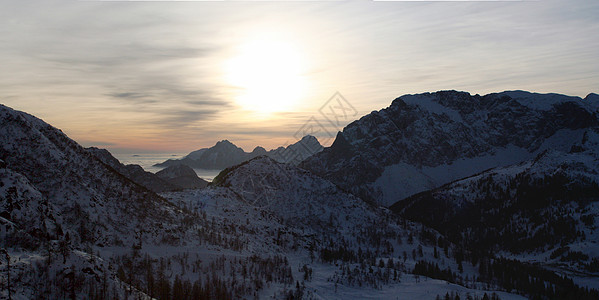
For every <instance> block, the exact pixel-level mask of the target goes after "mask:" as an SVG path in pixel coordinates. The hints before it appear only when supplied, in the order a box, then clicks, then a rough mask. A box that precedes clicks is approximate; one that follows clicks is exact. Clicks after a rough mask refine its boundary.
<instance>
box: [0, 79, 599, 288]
mask: <svg viewBox="0 0 599 300" xmlns="http://www.w3.org/2000/svg"><path fill="white" fill-rule="evenodd" d="M598 108H599V96H597V95H595V94H591V95H589V96H587V97H586V98H585V99H581V98H577V97H568V96H563V95H557V94H533V93H528V92H522V91H514V92H503V93H497V94H490V95H485V96H479V95H474V96H472V95H470V94H468V93H464V92H456V91H442V92H436V93H427V94H420V95H406V96H402V97H399V98H397V99H395V100H394V101H393V103H392V104H391V106H389V107H388V108H386V109H383V110H381V111H376V112H373V113H371V114H369V115H366V116H364V117H362V118H361V119H360V120H357V121H355V122H353V123H351V124H349V125H348V126H347V127H345V128H344V129H343V131H341V132H339V133H338V135H337V138H336V139H335V141H334V143H333V144H332V145H331V147H328V148H324V149H322V150H320V149H321V147H322V146H320V144H319V143H318V141H317V140H316V139H315V138H314V137H311V136H308V137H304V138H303V139H302V140H301V141H299V142H298V143H296V144H294V145H290V146H288V147H286V148H284V147H281V148H278V149H275V150H271V151H268V152H267V151H266V150H265V149H263V148H256V149H255V150H254V151H253V152H251V153H246V152H244V151H243V150H242V149H241V148H238V147H236V146H235V145H233V144H232V143H230V142H228V141H226V140H225V141H221V142H218V143H217V144H216V145H215V146H214V147H212V148H209V149H202V150H198V151H195V152H192V153H190V154H189V155H188V156H187V157H185V158H184V159H182V160H180V161H174V160H170V161H167V162H165V165H164V166H168V168H166V169H165V170H163V171H161V172H158V173H157V174H152V173H148V172H145V171H143V169H142V170H139V169H140V168H137V167H135V166H124V165H122V164H121V163H120V162H119V161H118V160H116V159H115V158H114V157H113V156H112V155H111V154H110V153H109V152H108V151H107V150H100V149H96V148H88V149H85V148H83V147H81V146H80V145H78V144H77V143H76V142H75V141H73V140H71V139H69V138H68V137H67V136H66V135H65V134H63V133H62V132H61V131H60V130H59V129H57V128H54V127H52V126H51V125H49V124H46V123H45V122H43V121H42V120H40V119H38V118H36V117H34V116H31V115H29V114H26V113H24V112H19V111H16V110H13V109H11V108H8V107H6V106H1V105H0V298H2V299H8V298H12V299H31V298H49V299H57V298H58V299H61V298H76V299H250V298H253V299H255V298H272V299H397V298H399V299H404V298H406V299H441V298H443V299H527V298H529V299H530V298H532V299H577V300H580V299H597V298H599V284H598V282H599V247H598V245H597V242H598V240H599V233H598V232H597V230H598V226H599V216H598V215H599V187H598V180H599V175H598V174H599V153H598V152H597V149H599V147H598V146H599V119H598ZM306 149H312V150H314V149H318V151H312V150H310V151H307V150H306ZM297 153H300V154H297ZM289 157H292V158H293V159H285V158H289ZM190 167H194V168H223V169H224V170H223V171H222V172H221V173H220V174H219V175H218V176H217V177H216V178H214V180H213V182H212V183H206V182H203V181H201V180H198V179H199V178H197V175H195V172H194V171H193V170H192V169H191V168H190Z"/></svg>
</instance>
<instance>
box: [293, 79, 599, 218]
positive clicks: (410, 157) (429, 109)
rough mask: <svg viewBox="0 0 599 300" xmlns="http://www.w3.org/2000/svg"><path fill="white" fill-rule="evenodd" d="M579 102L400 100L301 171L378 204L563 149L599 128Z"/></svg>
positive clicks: (592, 98) (588, 102) (591, 102)
mask: <svg viewBox="0 0 599 300" xmlns="http://www.w3.org/2000/svg"><path fill="white" fill-rule="evenodd" d="M598 108H599V101H598V100H597V95H596V94H590V95H589V96H587V97H586V98H585V99H581V98H579V97H570V96H564V95H558V94H535V93H529V92H523V91H509V92H502V93H495V94H489V95H485V96H479V95H470V94H469V93H465V92H456V91H441V92H436V93H425V94H418V95H405V96H401V97H399V98H397V99H395V100H394V101H393V103H392V104H391V106H389V107H388V108H385V109H383V110H380V111H374V112H372V113H370V114H368V115H366V116H364V117H362V118H360V119H359V120H357V121H354V122H352V123H351V124H349V125H348V126H346V127H345V128H344V129H343V131H342V132H339V133H338V135H337V137H336V139H335V142H334V143H333V144H332V145H331V147H329V148H326V149H324V151H322V152H320V153H317V154H316V155H314V156H312V157H310V158H308V159H307V160H305V161H304V162H303V163H302V164H301V166H302V167H303V168H306V169H308V170H310V171H312V172H314V173H315V174H318V175H320V176H322V177H324V178H327V179H329V180H331V181H332V182H334V183H335V184H337V185H339V186H340V187H342V188H343V189H345V190H348V191H351V192H352V193H353V194H355V195H357V196H360V197H361V198H363V199H365V200H367V201H370V202H373V203H379V204H381V205H385V206H388V205H391V204H393V203H394V202H396V201H398V200H401V199H403V198H405V197H408V196H410V195H413V194H415V193H418V192H422V191H426V190H429V189H432V188H435V187H438V186H441V185H443V184H445V183H448V182H451V181H453V180H457V179H460V178H464V177H467V176H470V175H473V174H476V173H479V172H481V171H484V170H486V169H489V168H495V167H500V166H507V165H511V164H514V163H518V162H521V161H524V160H527V159H531V158H534V157H535V156H536V155H538V154H539V153H541V152H543V151H545V150H547V149H555V150H560V151H569V150H570V148H571V147H572V145H574V144H575V143H577V142H579V141H580V140H581V139H582V137H583V135H584V134H585V132H586V131H588V130H589V129H590V128H594V127H596V126H597V125H598V124H599V122H598V119H597V111H598Z"/></svg>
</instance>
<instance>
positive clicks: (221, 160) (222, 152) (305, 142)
mask: <svg viewBox="0 0 599 300" xmlns="http://www.w3.org/2000/svg"><path fill="white" fill-rule="evenodd" d="M322 149H323V147H322V146H321V145H320V143H319V142H318V140H317V139H316V138H315V137H313V136H311V135H307V136H305V137H303V138H302V139H301V140H299V141H297V142H296V143H294V144H291V145H288V146H287V147H279V148H277V149H272V150H270V151H266V149H264V148H262V147H259V146H258V147H256V148H254V150H252V152H245V151H244V150H243V149H241V148H240V147H237V146H235V144H233V143H231V142H229V141H228V140H222V141H220V142H217V143H216V145H214V146H212V147H210V148H203V149H200V150H196V151H193V152H191V153H189V154H188V155H186V156H185V157H183V158H182V159H169V160H167V161H165V162H162V163H159V164H156V165H155V166H157V167H169V166H175V165H186V166H189V167H192V168H196V169H209V170H222V169H225V168H228V167H231V166H234V165H237V164H240V163H242V162H244V161H247V160H250V159H252V158H255V157H258V156H261V155H266V156H269V157H271V158H273V159H274V160H276V161H278V162H283V163H292V164H298V163H300V162H301V161H303V160H305V159H306V158H308V157H310V156H311V155H313V154H315V153H318V152H320V151H322Z"/></svg>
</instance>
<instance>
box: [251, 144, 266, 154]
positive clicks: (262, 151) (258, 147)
mask: <svg viewBox="0 0 599 300" xmlns="http://www.w3.org/2000/svg"><path fill="white" fill-rule="evenodd" d="M252 153H266V149H264V148H263V147H261V146H257V147H256V148H254V150H252Z"/></svg>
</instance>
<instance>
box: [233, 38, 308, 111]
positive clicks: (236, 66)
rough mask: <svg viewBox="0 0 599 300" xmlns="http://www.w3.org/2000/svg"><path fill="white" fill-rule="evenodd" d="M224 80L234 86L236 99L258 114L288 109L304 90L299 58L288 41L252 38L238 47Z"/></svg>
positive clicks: (300, 59) (298, 54) (243, 106)
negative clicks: (252, 39) (236, 89)
mask: <svg viewBox="0 0 599 300" xmlns="http://www.w3.org/2000/svg"><path fill="white" fill-rule="evenodd" d="M225 69H226V70H225V72H226V76H227V80H228V81H229V83H230V84H232V85H233V86H235V87H236V88H238V89H239V90H238V93H237V95H236V102H237V104H239V105H240V106H241V107H242V108H244V109H247V110H252V111H255V112H259V113H272V112H278V111H285V110H289V109H291V108H292V107H293V106H294V104H296V103H297V102H298V101H299V99H300V98H301V96H302V92H303V90H304V89H305V80H304V78H303V75H302V73H303V61H302V57H301V55H300V53H299V51H298V50H297V49H296V48H295V47H293V45H292V44H289V43H285V42H281V41H277V40H254V41H252V42H249V43H246V44H244V45H242V46H241V47H239V49H238V53H237V55H236V56H234V57H233V58H231V59H230V60H228V61H227V63H226V66H225Z"/></svg>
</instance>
